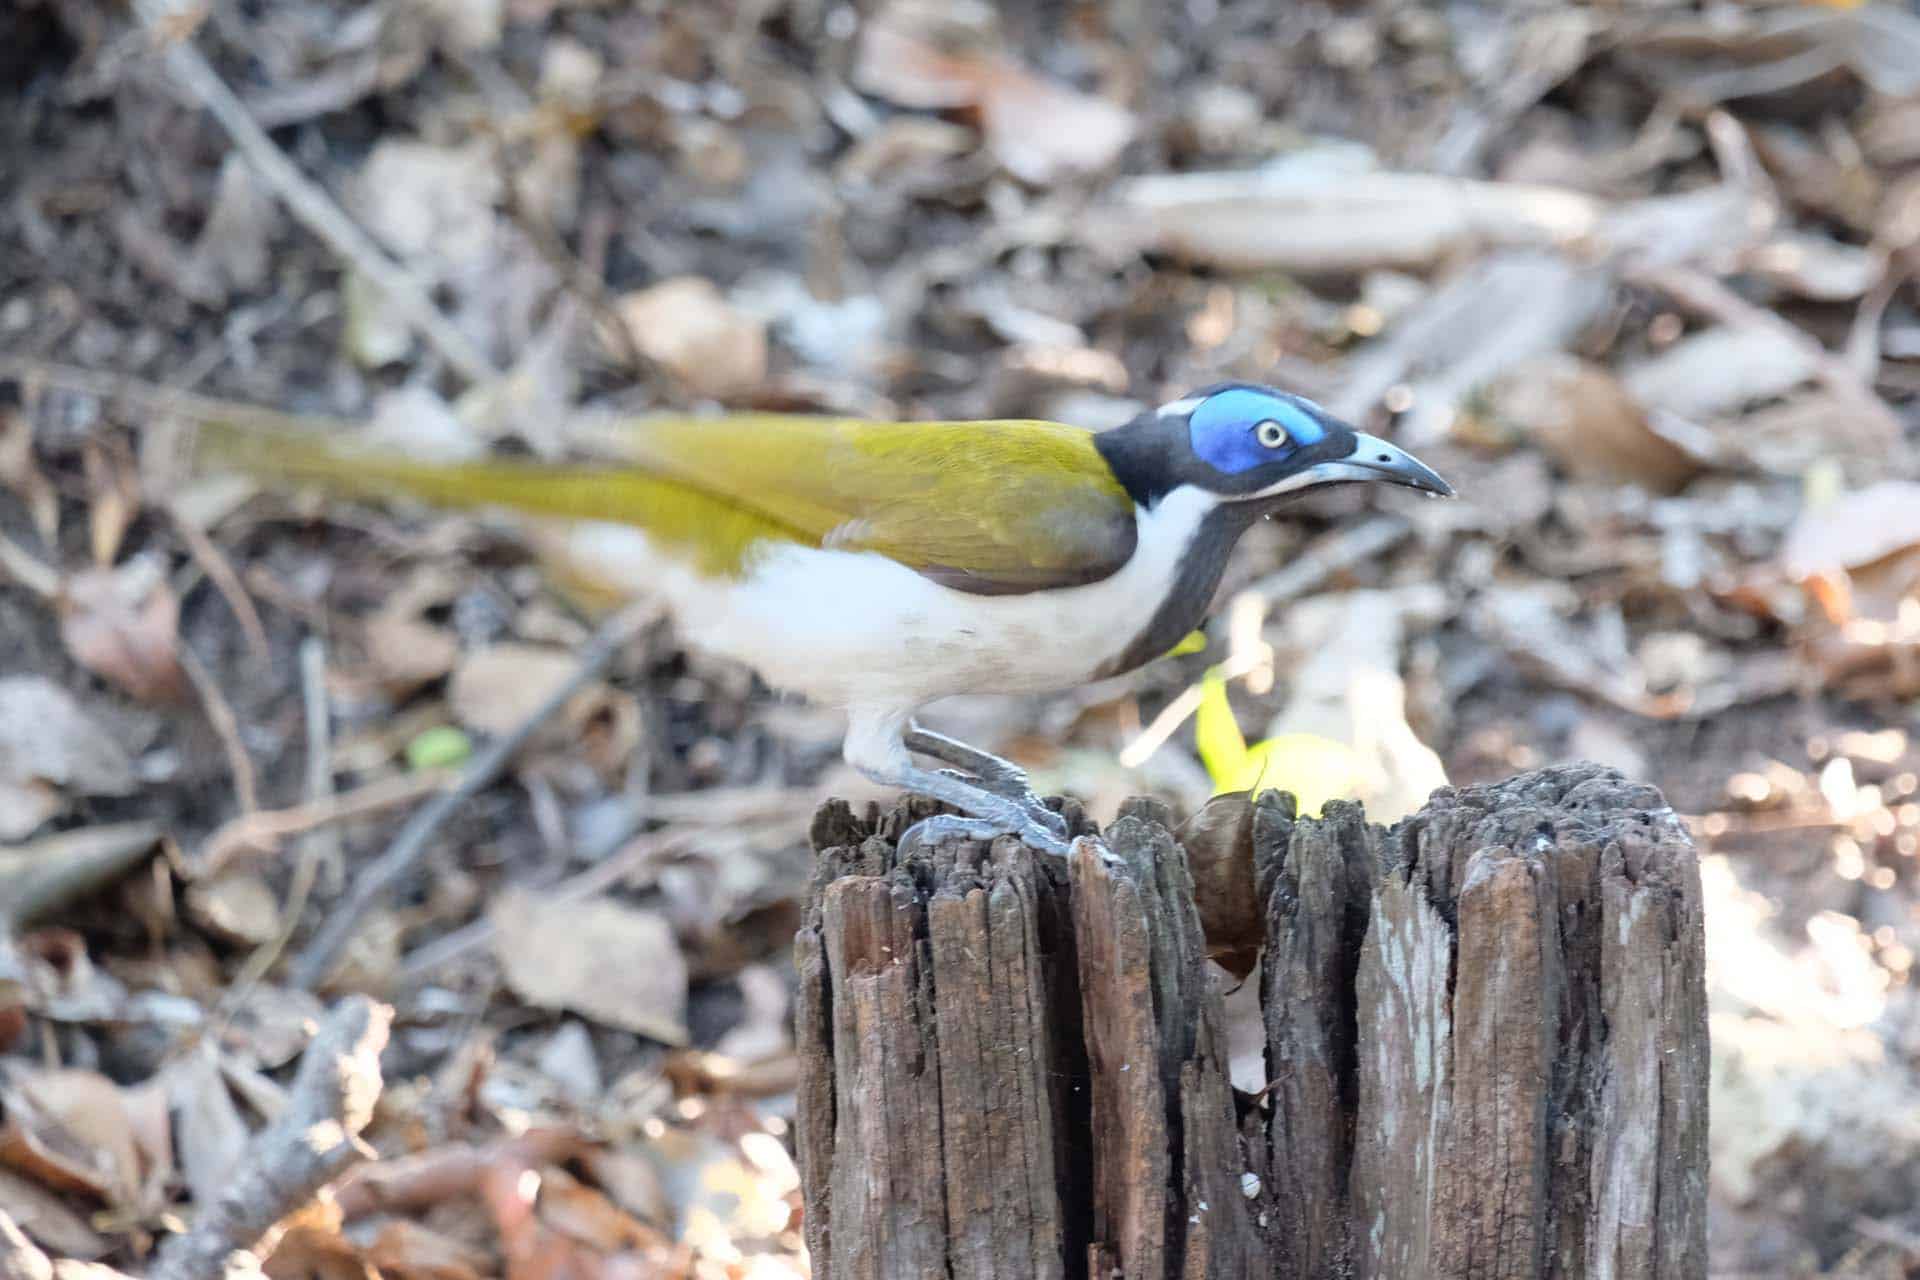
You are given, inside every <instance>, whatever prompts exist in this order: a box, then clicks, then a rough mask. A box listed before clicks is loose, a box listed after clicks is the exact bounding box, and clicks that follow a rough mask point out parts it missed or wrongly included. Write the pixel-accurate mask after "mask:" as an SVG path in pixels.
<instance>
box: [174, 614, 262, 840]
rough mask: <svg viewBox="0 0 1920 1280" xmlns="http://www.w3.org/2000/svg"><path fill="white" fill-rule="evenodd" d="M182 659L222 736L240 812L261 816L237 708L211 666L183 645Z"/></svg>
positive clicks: (250, 761)
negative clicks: (228, 697) (228, 698)
mask: <svg viewBox="0 0 1920 1280" xmlns="http://www.w3.org/2000/svg"><path fill="white" fill-rule="evenodd" d="M179 658H180V669H181V670H182V671H185V672H186V673H187V679H188V680H189V681H190V682H191V683H192V684H193V691H194V692H195V693H196V694H198V695H199V697H200V706H201V708H202V709H203V710H204V711H205V712H206V713H207V723H208V724H211V725H212V726H213V731H214V733H216V734H217V735H219V738H220V747H221V750H223V751H225V752H226V754H227V767H228V768H229V769H232V770H233V793H234V797H235V799H236V800H238V801H239V804H240V812H241V813H242V814H249V813H257V812H258V811H259V809H260V788H259V783H258V780H257V778H256V775H255V773H254V768H253V757H252V756H250V755H248V754H247V747H246V744H245V743H243V742H241V741H240V720H239V718H238V717H237V716H235V715H234V714H233V704H232V703H231V702H228V701H227V695H226V693H225V692H224V691H222V690H221V688H220V682H219V681H218V680H216V679H214V678H213V672H211V671H209V670H207V664H206V663H204V662H202V661H200V655H199V654H197V653H195V652H194V651H193V650H192V649H191V648H189V647H188V646H186V645H184V644H182V645H181V646H180V648H179Z"/></svg>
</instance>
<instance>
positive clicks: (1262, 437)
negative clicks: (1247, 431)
mask: <svg viewBox="0 0 1920 1280" xmlns="http://www.w3.org/2000/svg"><path fill="white" fill-rule="evenodd" d="M1253 438H1254V439H1256V440H1258V441H1259V442H1260V443H1261V444H1263V445H1265V446H1266V447H1267V448H1269V449H1278V448H1280V447H1281V446H1282V445H1285V444H1288V443H1291V440H1290V437H1288V435H1287V429H1286V428H1285V427H1283V426H1281V425H1280V424H1279V423H1277V422H1275V421H1274V420H1273V419H1272V418H1268V419H1267V420H1266V421H1265V422H1262V423H1260V424H1259V425H1258V426H1256V427H1255V428H1254V429H1253Z"/></svg>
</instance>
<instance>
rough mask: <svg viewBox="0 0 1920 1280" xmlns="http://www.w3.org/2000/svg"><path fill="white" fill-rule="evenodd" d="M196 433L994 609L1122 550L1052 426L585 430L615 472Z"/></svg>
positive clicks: (1091, 469)
mask: <svg viewBox="0 0 1920 1280" xmlns="http://www.w3.org/2000/svg"><path fill="white" fill-rule="evenodd" d="M199 434H200V441H199V451H200V454H201V456H202V458H204V459H208V460H211V461H214V462H216V463H219V464H224V465H228V466H237V467H239V468H241V469H243V470H246V471H249V472H252V473H254V474H258V475H262V476H266V477H277V478H280V479H284V480H291V481H297V482H303V483H312V484H316V485H320V486H322V487H324V488H327V489H329V490H331V491H334V492H338V493H344V494H350V495H362V496H371V497H395V496H407V497H412V498H416V499H419V500H421V501H425V502H430V503H434V504H436V505H441V506H449V507H461V508H483V507H497V508H504V509H507V510H511V511H518V512H522V513H525V514H530V515H537V516H548V517H558V518H562V519H577V520H607V521H614V522H618V523H622V524H631V525H635V526H637V527H639V528H642V529H645V530H646V531H647V532H648V534H649V535H650V536H652V537H653V538H654V539H655V540H656V541H658V542H660V543H662V544H664V545H666V546H669V547H672V548H674V549H675V550H677V551H679V552H680V553H681V554H683V555H685V556H687V557H688V558H689V559H690V560H691V561H693V562H694V563H696V564H697V565H699V567H700V568H702V569H703V570H705V571H706V572H709V573H716V574H731V573H737V572H739V571H740V570H741V568H742V567H743V566H744V565H745V564H746V562H747V560H748V558H749V557H750V556H751V555H752V554H753V553H754V552H755V550H756V549H757V548H761V547H764V546H765V545H766V544H768V543H780V542H789V543H798V544H800V545H803V546H812V547H828V548H836V549H842V550H861V551H874V552H878V553H880V554H882V555H885V556H888V557H890V558H892V559H894V560H898V561H899V562H900V563H902V564H905V565H907V566H909V567H910V568H912V569H914V570H916V571H918V572H920V573H923V574H926V575H927V576H928V577H930V578H933V579H934V580H936V581H938V582H942V583H945V584H947V585H949V586H953V587H956V588H958V589H960V590H964V591H971V592H976V593H981V594H1006V593H1015V592H1022V591H1032V590H1037V589H1040V588H1044V587H1057V586H1072V585H1077V584H1080V583H1085V582H1093V581H1097V580H1099V579H1100V578H1104V577H1106V576H1108V575H1109V574H1112V573H1113V572H1115V571H1116V570H1117V569H1119V567H1120V566H1121V565H1122V564H1124V563H1126V560H1127V558H1128V557H1129V556H1130V555H1131V554H1132V553H1133V547H1134V538H1135V528H1134V518H1133V503H1132V501H1131V500H1130V499H1129V498H1128V496H1127V494H1126V491H1125V490H1124V489H1122V488H1121V486H1120V485H1119V483H1118V482H1117V481H1115V480H1114V478H1113V476H1112V473H1111V472H1110V471H1109V470H1108V468H1107V466H1106V463H1105V461H1104V460H1103V459H1102V458H1101V457H1100V455H1099V452H1098V451H1097V450H1096V449H1095V448H1094V447H1093V437H1092V436H1091V435H1090V434H1089V433H1087V432H1085V431H1081V430H1078V429H1076V428H1072V427H1065V426H1060V425H1057V424H1054V423H1045V422H1015V421H996V422H964V423H874V422H863V421H859V420H854V419H838V418H819V417H807V416H799V415H781V414H731V415H726V416H722V417H716V418H687V417H658V418H642V419H633V420H627V421H624V422H621V423H619V424H616V425H612V426H609V427H604V428H601V429H599V430H596V431H593V432H592V433H590V438H591V439H592V440H594V441H595V442H596V443H598V444H599V445H600V446H601V447H602V448H603V449H607V450H611V451H612V453H613V454H614V455H615V457H613V458H610V459H609V460H608V461H606V462H601V463H595V464H589V465H547V464H540V463H530V462H518V461H506V460H498V461H496V460H487V461H480V462H463V463H441V462H428V461H421V460H417V459H413V458H408V457H404V456H401V455H397V454H394V453H392V452H382V451H379V450H369V449H366V448H364V447H361V446H359V445H357V444H355V443H353V442H352V441H351V440H350V439H348V438H345V437H344V436H343V435H339V434H322V433H285V432H279V431H263V430H261V429H259V428H256V427H254V426H251V425H240V424H235V423H217V422H216V423H208V424H203V425H202V426H201V427H200V428H199Z"/></svg>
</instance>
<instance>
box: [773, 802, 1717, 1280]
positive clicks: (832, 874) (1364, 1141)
mask: <svg viewBox="0 0 1920 1280" xmlns="http://www.w3.org/2000/svg"><path fill="white" fill-rule="evenodd" d="M928 812H931V809H929V808H928V807H927V805H926V804H925V802H922V801H908V802H905V803H903V804H902V805H901V806H899V807H897V808H895V809H893V810H889V811H885V812H882V811H880V810H878V809H874V810H870V811H869V813H868V814H867V815H865V816H864V817H861V816H856V815H855V814H854V813H853V812H852V811H851V810H850V809H849V808H848V807H847V806H846V805H844V804H838V803H834V804H829V805H827V806H825V807H823V808H822V809H821V810H820V812H819V813H818V814H817V815H816V817H815V821H814V828H813V835H814V841H815V845H816V848H817V849H818V851H819V866H818V869H817V873H816V876H815V880H814V884H813V889H812V893H811V895H810V899H809V903H808V908H807V917H806V923H805V926H804V927H803V929H802V931H801V935H800V938H799V942H798V944H797V947H798V952H797V954H798V962H799V969H800V978H801V998H800V1008H799V1029H798V1037H799V1044H800V1050H801V1055H802V1063H803V1072H802V1089H801V1098H800V1122H799V1129H798V1135H797V1139H798V1146H799V1152H800V1164H801V1169H802V1175H803V1179H804V1194H805V1199H806V1213H807V1226H806V1229H807V1238H808V1244H809V1247H810V1249H811V1251H812V1254H813V1259H814V1266H815V1270H816V1274H818V1275H821V1276H830V1277H872V1278H873V1280H881V1278H883V1277H884V1278H886V1280H892V1278H893V1277H899V1276H919V1275H950V1276H953V1277H963V1276H964V1277H974V1276H997V1277H1029V1276H1036V1277H1052V1276H1061V1277H1078V1276H1109V1275H1120V1276H1125V1277H1128V1278H1129V1280H1134V1278H1136V1277H1138V1278H1140V1280H1153V1278H1155V1277H1172V1276H1184V1277H1202V1276H1205V1277H1237V1276H1248V1277H1251V1276H1311V1277H1322V1276H1365V1277H1381V1278H1382V1280H1385V1278H1387V1277H1405V1276H1413V1275H1422V1276H1436V1277H1441V1276H1463V1277H1464V1276H1475V1277H1478V1276H1509V1275H1511V1276H1516V1277H1517V1276H1529V1277H1531V1276H1567V1277H1571V1276H1584V1275H1590V1274H1591V1275H1602V1274H1605V1275H1614V1276H1691V1275H1698V1274H1700V1273H1701V1272H1702V1270H1703V1268H1704V1265H1705V1216H1704V1213H1705V1190H1706V1146H1705V1139H1706V1078H1707V1077H1706V1066H1707V1040H1706V1010H1705V994H1704V978H1703V933H1702V929H1701V921H1700V894H1699V878H1698V869H1697V865H1696V861H1695V855H1694V851H1693V848H1692V845H1691V843H1690V842H1689V841H1688V839H1687V836H1686V832H1685V830H1684V829H1683V827H1682V826H1681V825H1680V823H1679V821H1678V819H1677V818H1676V817H1675V816H1674V815H1673V813H1672V812H1671V810H1670V809H1668V808H1667V806H1666V804H1665V802H1664V801H1663V800H1662V799H1661V797H1660V794H1659V792H1658V791H1657V790H1656V789H1655V788H1652V787H1649V786H1645V785H1643V784H1638V783H1634V782H1631V781H1629V780H1627V779H1625V778H1623V777H1621V776H1620V775H1619V774H1617V773H1614V772H1613V771H1611V770H1607V769H1603V768H1600V767H1598V766H1593V765H1575V766H1566V767H1562V768H1556V769H1544V770H1538V771H1535V772H1533V773H1529V774H1523V775H1520V776H1519V777H1516V778H1512V779H1509V780H1507V781H1505V782H1501V783H1497V784H1492V785H1488V786H1476V787H1466V788H1459V789H1453V788H1443V789H1441V790H1439V791H1437V792H1435V793H1434V796H1433V798H1432V799H1431V801H1430V802H1429V803H1428V805H1427V806H1426V807H1425V808H1423V809H1422V810H1421V811H1420V812H1419V813H1418V814H1415V815H1413V816H1412V817H1410V818H1408V819H1407V820H1405V821H1404V822H1402V823H1400V824H1399V825H1398V826H1396V827H1395V828H1394V829H1393V830H1391V831H1388V830H1385V829H1383V828H1380V827H1377V826H1371V825H1369V824H1367V822H1366V821H1365V818H1364V815H1363V814H1362V813H1361V812H1360V810H1359V808H1358V806H1355V805H1347V804H1330V805H1328V806H1327V810H1326V812H1325V813H1324V814H1323V816H1322V817H1320V818H1300V817H1297V816H1295V814H1294V811H1293V805H1292V802H1291V800H1290V799H1288V798H1286V797H1282V796H1278V795H1274V794H1268V795H1266V796H1262V797H1261V798H1260V799H1259V800H1258V801H1255V802H1249V801H1248V800H1247V799H1245V798H1244V797H1242V798H1239V799H1237V800H1235V799H1226V800H1222V801H1220V802H1217V804H1216V805H1215V806H1210V808H1209V810H1208V811H1207V812H1206V813H1205V814H1203V815H1202V817H1201V819H1200V820H1198V821H1195V822H1190V823H1188V824H1185V825H1184V826H1181V827H1176V826H1174V824H1173V823H1172V821H1171V815H1170V814H1169V813H1168V812H1167V810H1166V809H1165V807H1164V806H1160V805H1157V804H1154V803H1152V802H1133V803H1130V804H1129V805H1128V806H1127V807H1126V809H1125V811H1124V812H1123V816H1122V817H1121V818H1120V819H1118V820H1117V821H1115V822H1114V823H1113V824H1112V826H1111V827H1110V828H1109V829H1108V831H1107V832H1106V833H1105V836H1104V838H1103V839H1102V840H1084V841H1078V842H1076V844H1075V846H1074V852H1073V854H1072V856H1071V857H1070V858H1068V859H1064V860H1060V859H1050V858H1045V857H1041V856H1039V855H1035V854H1033V853H1032V852H1031V851H1029V850H1027V849H1025V848H1024V847H1023V846H1021V845H1019V844H1018V843H1016V842H1014V841H1012V840H1001V841H997V842H995V843H994V844H993V845H992V846H991V847H982V846H980V845H977V844H974V843H972V842H967V841H958V842H952V843H950V844H946V845H941V846H939V847H937V848H935V849H933V850H931V851H929V852H926V853H923V854H918V855H915V856H911V857H902V856H900V854H899V852H898V850H897V848H896V847H895V843H894V842H895V840H896V838H897V836H898V834H899V833H900V832H901V831H903V830H904V829H905V828H906V826H907V825H908V824H910V823H911V822H913V821H916V820H917V819H918V818H920V817H922V816H925V814H926V813H928ZM1069 812H1070V816H1071V818H1072V821H1073V824H1074V826H1075V828H1076V830H1077V831H1080V832H1082V833H1086V832H1088V831H1090V828H1088V827H1087V825H1086V824H1085V822H1084V819H1083V818H1081V816H1080V815H1079V813H1078V811H1077V810H1072V809H1070V810H1069ZM1183 841H1184V843H1183ZM1196 885H1198V887H1199V889H1200V894H1199V902H1200V905H1198V906H1197V905H1196V900H1195V889H1196ZM1209 930H1211V931H1213V932H1214V933H1215V934H1216V935H1218V934H1221V933H1223V932H1224V933H1235V932H1236V931H1237V932H1239V933H1243V934H1249V935H1250V939H1249V938H1226V939H1222V938H1221V937H1219V936H1215V937H1213V938H1209V936H1208V931H1209ZM1256 948H1257V951H1258V954H1259V955H1260V958H1261V966H1260V976H1259V984H1260V985H1259V993H1260V997H1261V1007H1262V1017H1263V1021H1264V1026H1265V1032H1266V1065H1267V1076H1268V1085H1267V1087H1266V1089H1265V1090H1264V1091H1262V1092H1261V1093H1260V1094H1258V1095H1255V1096H1248V1095H1243V1094H1236V1093H1235V1092H1234V1091H1233V1089H1232V1088H1231V1086H1230V1085H1229V1082H1228V1080H1229V1076H1228V1064H1227V1060H1226V1048H1225V1046H1226V1037H1225V1020H1224V1015H1223V1012H1222V1004H1221V992H1222V988H1223V986H1224V985H1225V983H1226V982H1227V981H1229V980H1228V979H1226V978H1225V977H1224V975H1223V974H1222V973H1221V971H1220V970H1218V969H1217V968H1215V967H1213V966H1212V965H1211V964H1210V963H1209V961H1208V959H1207V957H1208V954H1209V952H1210V951H1212V952H1213V953H1215V954H1217V955H1220V956H1222V957H1223V958H1226V959H1228V961H1229V963H1232V962H1233V957H1236V956H1242V955H1251V954H1252V951H1253V950H1254V949H1256Z"/></svg>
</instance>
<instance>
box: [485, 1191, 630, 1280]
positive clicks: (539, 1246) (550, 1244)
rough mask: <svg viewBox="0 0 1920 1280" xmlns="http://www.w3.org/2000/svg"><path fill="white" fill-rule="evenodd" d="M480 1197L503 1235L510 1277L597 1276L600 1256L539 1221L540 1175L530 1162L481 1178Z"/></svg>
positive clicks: (582, 1279)
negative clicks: (527, 1164)
mask: <svg viewBox="0 0 1920 1280" xmlns="http://www.w3.org/2000/svg"><path fill="white" fill-rule="evenodd" d="M480 1193H481V1198H482V1200H483V1201H484V1202H485V1204H486V1206H487V1210H488V1212H490V1213H491V1214H492V1215H493V1223H494V1227H495V1229H496V1230H498V1231H499V1233H500V1252H501V1253H502V1254H504V1255H505V1257H506V1263H507V1280H594V1278H595V1277H597V1276H598V1275H599V1273H600V1265H599V1263H600V1259H599V1258H597V1257H596V1256H595V1255H594V1254H593V1252H592V1251H591V1250H589V1249H588V1248H587V1247H586V1246H585V1245H583V1244H580V1243H578V1242H577V1241H575V1240H572V1239H570V1238H569V1237H567V1236H566V1235H564V1234H562V1233H561V1232H559V1231H556V1230H554V1229H553V1228H552V1227H549V1226H548V1225H547V1224H546V1223H544V1222H542V1221H541V1220H540V1216H539V1214H538V1213H536V1212H535V1210H534V1205H535V1203H536V1198H537V1197H538V1195H539V1193H540V1175H539V1173H537V1172H536V1171H535V1170H533V1169H530V1168H527V1167H525V1166H521V1167H518V1168H516V1167H514V1166H512V1165H501V1166H496V1167H494V1168H490V1169H488V1170H487V1171H486V1173H485V1174H484V1175H483V1176H482V1178H481V1182H480Z"/></svg>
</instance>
